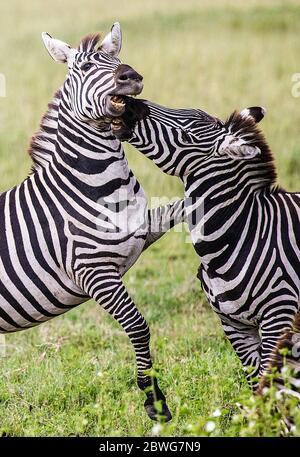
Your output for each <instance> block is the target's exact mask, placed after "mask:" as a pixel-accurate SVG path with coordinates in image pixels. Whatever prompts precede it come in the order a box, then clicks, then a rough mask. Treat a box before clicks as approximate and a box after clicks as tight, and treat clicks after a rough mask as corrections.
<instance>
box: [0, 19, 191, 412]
mask: <svg viewBox="0 0 300 457" xmlns="http://www.w3.org/2000/svg"><path fill="white" fill-rule="evenodd" d="M43 41H44V44H45V46H46V48H47V50H48V52H49V54H50V55H51V57H52V58H53V59H54V60H55V61H56V62H58V63H66V64H67V65H68V73H67V77H66V79H65V82H64V84H63V85H62V87H61V88H60V89H59V90H58V91H57V92H56V94H55V95H54V98H53V100H52V101H51V103H50V104H49V106H48V111H47V112H46V114H45V115H44V117H43V118H42V120H41V125H40V129H39V131H38V132H37V134H35V135H34V136H33V138H32V140H31V143H30V147H29V153H30V155H31V158H32V161H33V166H32V171H31V173H30V174H29V176H28V177H27V178H26V179H25V180H24V181H23V182H22V183H21V184H20V185H18V186H16V187H14V188H12V189H10V190H8V191H6V192H3V193H2V194H1V195H0V333H9V332H16V331H20V330H23V329H27V328H30V327H33V326H35V325H38V324H40V323H42V322H45V321H48V320H49V319H51V318H53V317H55V316H58V315H60V314H62V313H65V312H66V311H69V310H70V309H72V308H74V307H75V306H77V305H79V304H81V303H84V302H86V301H87V300H89V299H90V298H93V299H95V300H96V302H97V303H98V304H99V305H101V306H102V307H103V308H104V309H105V310H106V311H107V312H108V313H109V314H110V315H112V316H113V317H114V319H116V320H117V322H118V323H119V324H120V325H121V326H122V328H123V329H124V331H125V332H126V334H127V335H128V336H129V339H130V341H131V343H132V345H133V348H134V351H135V355H136V363H137V384H138V386H139V388H140V389H141V390H143V391H144V392H145V393H146V401H145V409H146V412H147V414H148V416H149V417H150V418H151V419H156V418H157V414H158V409H157V408H156V406H155V404H154V403H155V402H156V401H157V400H160V401H161V402H162V405H161V408H160V409H159V412H160V413H161V414H162V416H164V417H165V419H166V420H170V419H171V413H170V411H169V409H168V407H167V403H166V399H165V396H164V394H163V392H162V391H161V390H160V388H159V386H158V382H157V380H156V379H153V377H152V376H150V373H151V371H150V372H149V370H151V367H152V363H151V355H150V330H149V326H148V324H147V322H146V320H145V318H144V317H143V315H142V314H141V313H140V312H139V311H138V309H137V307H136V305H135V304H134V302H133V301H132V299H131V297H130V295H129V294H128V292H127V290H126V288H125V286H124V284H123V282H122V276H123V275H124V274H125V272H126V271H128V269H129V268H130V267H131V266H132V265H133V264H134V263H135V262H136V260H137V259H138V257H139V256H140V254H141V253H142V251H143V250H144V249H146V248H147V247H148V246H149V245H150V244H152V243H153V242H154V241H156V240H157V239H159V238H160V237H161V236H162V235H163V233H165V232H166V231H167V230H168V229H169V228H170V227H171V226H173V225H174V224H177V223H179V222H181V221H182V219H183V217H184V205H183V201H180V200H178V201H176V202H174V203H172V204H169V205H166V206H164V207H160V208H156V209H153V210H150V209H149V210H148V209H147V200H146V195H145V193H144V191H143V189H142V187H141V186H140V184H139V182H138V181H137V179H136V178H135V176H134V174H133V173H132V171H131V170H130V169H129V167H128V163H127V160H126V158H125V155H124V150H123V148H122V145H121V143H120V141H119V140H118V139H116V137H114V136H113V134H112V132H111V126H110V120H111V117H113V116H116V115H118V114H120V113H122V110H124V104H123V102H122V100H121V99H120V98H119V94H127V95H134V94H139V93H140V92H141V90H142V88H143V83H142V77H141V76H140V75H139V74H138V73H137V72H136V71H135V70H134V69H133V68H131V67H130V66H128V65H125V64H122V63H121V61H120V60H119V58H118V54H119V52H120V49H121V29H120V25H119V24H118V23H115V24H114V25H113V26H112V29H111V31H110V33H109V34H107V35H106V36H105V38H104V40H103V41H102V42H101V43H100V35H99V34H91V35H88V36H86V37H84V38H83V39H82V40H81V43H80V45H79V47H78V48H76V49H75V48H71V47H70V46H69V45H68V44H66V43H64V42H63V41H60V40H57V39H55V38H52V37H51V36H50V35H49V34H47V33H44V34H43Z"/></svg>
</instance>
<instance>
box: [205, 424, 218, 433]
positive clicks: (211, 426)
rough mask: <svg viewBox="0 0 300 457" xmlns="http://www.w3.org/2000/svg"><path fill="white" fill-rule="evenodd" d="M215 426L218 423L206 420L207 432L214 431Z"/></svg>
mask: <svg viewBox="0 0 300 457" xmlns="http://www.w3.org/2000/svg"><path fill="white" fill-rule="evenodd" d="M215 428H216V424H215V423H214V422H213V421H208V422H206V424H205V430H206V431H207V433H210V432H213V431H214V429H215Z"/></svg>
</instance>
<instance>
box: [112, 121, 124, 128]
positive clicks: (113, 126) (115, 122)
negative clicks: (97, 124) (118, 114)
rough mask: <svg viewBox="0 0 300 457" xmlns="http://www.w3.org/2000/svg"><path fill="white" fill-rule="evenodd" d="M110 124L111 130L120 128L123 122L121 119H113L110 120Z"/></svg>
mask: <svg viewBox="0 0 300 457" xmlns="http://www.w3.org/2000/svg"><path fill="white" fill-rule="evenodd" d="M111 124H112V128H113V131H117V130H120V129H121V128H122V126H123V122H122V121H121V119H113V120H112V121H111Z"/></svg>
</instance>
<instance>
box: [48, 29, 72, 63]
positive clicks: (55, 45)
mask: <svg viewBox="0 0 300 457" xmlns="http://www.w3.org/2000/svg"><path fill="white" fill-rule="evenodd" d="M42 39H43V42H44V45H45V47H46V49H47V51H48V53H49V54H50V56H51V57H52V59H53V60H54V61H55V62H58V63H68V66H69V67H71V66H72V65H73V62H74V55H75V52H76V51H75V49H72V48H71V46H69V45H68V44H67V43H64V42H63V41H60V40H56V39H55V38H52V36H51V35H49V33H46V32H43V33H42Z"/></svg>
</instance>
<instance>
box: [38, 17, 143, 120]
mask: <svg viewBox="0 0 300 457" xmlns="http://www.w3.org/2000/svg"><path fill="white" fill-rule="evenodd" d="M42 38H43V41H44V44H45V46H46V49H47V50H48V52H49V54H50V56H51V57H52V58H53V59H54V61H55V62H58V63H66V64H67V65H68V68H69V73H68V76H67V80H66V85H65V87H66V88H67V91H68V96H69V102H70V105H71V109H72V111H73V112H74V114H75V116H76V118H77V119H78V120H80V121H83V122H95V121H99V120H101V119H104V118H107V117H108V118H112V117H115V116H120V115H122V113H123V112H124V110H125V103H124V101H123V99H122V98H121V97H120V96H121V95H138V94H140V93H141V91H142V89H143V83H142V80H143V78H142V76H141V75H139V74H138V73H137V72H136V71H135V70H133V68H131V67H130V66H129V65H124V64H122V63H121V61H120V60H119V58H118V55H119V53H120V50H121V45H122V34H121V28H120V24H119V23H118V22H116V23H115V24H113V26H112V28H111V31H110V33H108V34H107V35H106V37H105V38H104V40H103V41H102V42H101V44H99V40H100V34H91V35H88V36H86V37H84V38H83V39H82V40H81V43H80V45H79V47H78V48H77V49H74V48H71V47H70V46H69V45H68V44H67V43H64V42H63V41H60V40H57V39H55V38H52V37H51V36H50V35H49V34H48V33H43V34H42Z"/></svg>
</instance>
